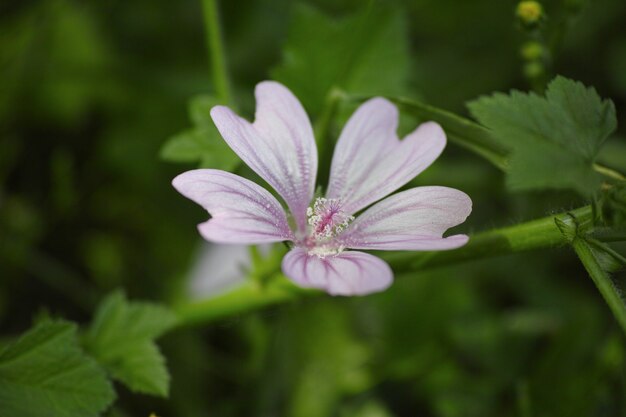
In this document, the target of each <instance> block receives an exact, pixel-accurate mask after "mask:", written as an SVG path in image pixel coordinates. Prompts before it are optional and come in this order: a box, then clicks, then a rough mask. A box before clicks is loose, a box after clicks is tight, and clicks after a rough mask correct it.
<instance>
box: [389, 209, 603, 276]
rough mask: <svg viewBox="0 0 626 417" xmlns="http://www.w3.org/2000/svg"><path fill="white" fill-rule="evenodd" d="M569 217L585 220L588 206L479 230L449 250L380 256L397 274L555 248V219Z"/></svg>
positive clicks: (559, 237) (560, 239) (589, 212)
mask: <svg viewBox="0 0 626 417" xmlns="http://www.w3.org/2000/svg"><path fill="white" fill-rule="evenodd" d="M571 216H574V217H575V218H576V219H577V221H578V222H579V223H580V224H583V223H588V222H590V221H591V219H592V209H591V206H585V207H581V208H579V209H576V210H573V211H570V212H567V213H560V214H556V215H553V216H548V217H544V218H541V219H537V220H532V221H529V222H526V223H520V224H517V225H514V226H509V227H504V228H500V229H494V230H490V231H487V232H483V233H478V234H476V235H475V236H472V237H471V238H470V240H469V242H468V243H467V244H466V245H465V246H463V247H461V248H459V249H456V250H452V251H440V252H425V253H422V254H419V255H417V256H416V254H415V253H414V252H397V253H394V254H390V255H386V256H385V255H383V256H382V258H383V259H385V260H386V261H387V262H389V264H390V265H391V266H392V268H393V269H394V271H396V273H403V272H413V271H417V270H421V269H426V268H430V267H436V266H440V265H451V264H455V263H460V262H466V261H469V260H472V259H479V258H488V257H492V256H498V255H506V254H509V253H516V252H524V251H529V250H533V249H540V248H547V247H554V246H558V245H561V244H563V243H565V239H564V237H563V235H562V233H561V231H560V230H559V229H558V227H557V226H556V224H555V222H556V221H557V220H559V219H560V220H564V219H568V218H570V217H571Z"/></svg>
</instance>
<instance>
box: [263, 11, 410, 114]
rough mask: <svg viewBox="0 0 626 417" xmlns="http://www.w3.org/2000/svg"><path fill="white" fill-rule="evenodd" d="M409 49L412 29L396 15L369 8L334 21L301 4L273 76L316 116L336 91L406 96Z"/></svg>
mask: <svg viewBox="0 0 626 417" xmlns="http://www.w3.org/2000/svg"><path fill="white" fill-rule="evenodd" d="M408 50H409V47H408V42H407V30H406V24H405V21H404V19H403V17H402V14H400V13H398V12H396V11H393V10H390V9H388V8H383V7H368V8H366V9H364V10H363V12H361V13H358V14H356V15H354V16H350V17H347V18H344V19H341V20H334V19H331V18H330V17H328V16H326V15H324V14H322V13H320V12H318V11H316V10H314V9H313V8H311V7H308V6H304V5H301V4H300V5H298V6H297V7H296V8H295V16H294V17H293V21H292V24H291V29H290V31H289V34H288V38H287V43H286V45H285V48H284V51H283V59H282V62H281V64H280V65H279V66H278V67H277V68H275V69H274V70H273V71H272V76H273V78H275V79H276V80H278V81H280V82H282V83H284V84H285V85H287V86H288V87H289V88H290V89H291V90H292V91H293V92H294V94H295V95H296V96H297V97H298V98H299V99H300V100H302V102H303V104H304V107H305V108H306V109H307V110H308V111H309V112H310V114H312V115H314V116H315V115H318V114H319V113H320V111H321V109H322V107H323V105H324V100H325V99H326V96H327V94H328V92H329V91H330V90H331V88H333V87H339V88H342V89H344V90H345V91H347V92H350V93H354V94H363V95H381V94H388V95H394V94H401V93H403V92H405V87H406V84H407V78H408V73H409V54H408Z"/></svg>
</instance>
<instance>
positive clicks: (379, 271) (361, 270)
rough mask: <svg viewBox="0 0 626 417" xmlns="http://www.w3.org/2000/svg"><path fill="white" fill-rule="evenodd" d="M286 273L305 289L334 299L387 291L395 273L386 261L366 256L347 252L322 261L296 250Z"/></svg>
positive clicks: (285, 263) (287, 257) (287, 261)
mask: <svg viewBox="0 0 626 417" xmlns="http://www.w3.org/2000/svg"><path fill="white" fill-rule="evenodd" d="M282 266H283V273H284V274H285V275H286V276H287V277H289V278H290V279H291V280H292V281H294V282H295V283H296V284H298V285H300V286H303V287H310V288H319V289H322V290H325V291H326V292H328V293H329V294H331V295H365V294H370V293H374V292H379V291H383V290H385V289H387V288H388V287H389V286H390V285H391V282H392V281H393V272H391V268H390V267H389V265H387V263H386V262H385V261H383V260H382V259H380V258H377V257H376V256H374V255H370V254H367V253H364V252H356V251H346V252H342V253H340V254H338V255H333V256H327V257H324V258H320V257H318V256H317V255H309V254H308V253H307V251H306V250H305V249H302V248H294V249H292V250H291V251H289V253H288V254H287V255H285V257H284V258H283V265H282Z"/></svg>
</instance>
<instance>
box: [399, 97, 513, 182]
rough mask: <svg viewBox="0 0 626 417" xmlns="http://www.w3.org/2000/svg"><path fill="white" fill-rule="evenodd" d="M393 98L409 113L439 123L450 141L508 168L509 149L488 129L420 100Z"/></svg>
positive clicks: (502, 168)
mask: <svg viewBox="0 0 626 417" xmlns="http://www.w3.org/2000/svg"><path fill="white" fill-rule="evenodd" d="M392 100H393V101H394V102H395V103H396V104H397V105H398V106H399V107H400V108H401V109H403V110H404V111H406V112H407V113H410V114H413V115H415V116H417V117H418V118H420V119H423V120H432V121H435V122H437V123H439V124H440V125H441V126H442V127H443V128H444V129H445V130H446V133H447V134H448V137H449V139H450V141H452V142H454V143H456V144H457V145H459V146H462V147H464V148H466V149H468V150H470V151H472V152H475V153H477V154H478V155H480V156H482V157H483V158H485V159H487V160H488V161H489V162H491V163H492V164H494V165H495V166H496V167H498V168H500V169H501V170H503V171H505V170H506V168H507V166H508V163H507V157H508V154H509V151H508V149H506V148H505V147H504V146H502V144H500V143H499V142H498V141H496V140H495V139H493V137H492V136H491V133H490V132H489V130H488V129H486V128H484V127H483V126H481V125H479V124H478V123H476V122H473V121H472V120H469V119H466V118H464V117H461V116H458V115H456V114H454V113H452V112H449V111H446V110H442V109H438V108H436V107H433V106H429V105H428V104H424V103H420V102H419V101H415V100H410V99H407V98H403V97H400V98H392Z"/></svg>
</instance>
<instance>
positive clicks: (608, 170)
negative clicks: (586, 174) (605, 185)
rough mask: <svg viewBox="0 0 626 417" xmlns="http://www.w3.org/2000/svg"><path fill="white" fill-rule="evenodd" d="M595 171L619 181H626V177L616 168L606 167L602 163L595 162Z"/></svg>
mask: <svg viewBox="0 0 626 417" xmlns="http://www.w3.org/2000/svg"><path fill="white" fill-rule="evenodd" d="M593 169H594V171H596V172H598V173H600V174H602V175H604V176H605V177H609V178H613V179H615V180H618V181H626V177H625V176H624V175H622V174H621V173H619V172H617V171H615V170H614V169H611V168H608V167H605V166H603V165H600V164H593Z"/></svg>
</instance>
